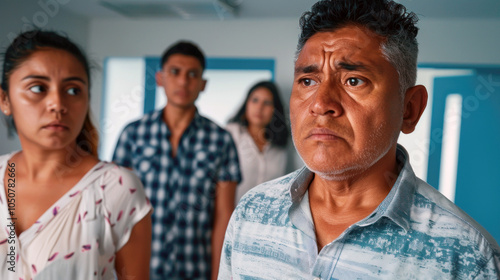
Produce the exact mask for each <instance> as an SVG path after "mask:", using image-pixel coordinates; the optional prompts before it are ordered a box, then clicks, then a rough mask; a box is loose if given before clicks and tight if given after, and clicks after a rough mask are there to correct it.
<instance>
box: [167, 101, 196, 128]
mask: <svg viewBox="0 0 500 280" xmlns="http://www.w3.org/2000/svg"><path fill="white" fill-rule="evenodd" d="M195 113H196V107H195V106H194V105H193V106H192V107H188V108H182V107H176V106H169V105H168V104H167V106H165V108H164V109H163V115H162V119H163V121H164V122H165V124H167V126H168V128H169V129H170V131H171V132H172V133H176V134H178V133H180V134H182V133H183V132H184V130H186V128H187V127H188V126H189V124H190V123H191V121H192V120H193V119H194V116H195Z"/></svg>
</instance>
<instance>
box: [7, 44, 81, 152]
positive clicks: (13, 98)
mask: <svg viewBox="0 0 500 280" xmlns="http://www.w3.org/2000/svg"><path fill="white" fill-rule="evenodd" d="M0 100H1V101H0V103H1V106H2V111H4V113H6V114H7V115H12V116H13V118H14V122H15V124H16V130H17V134H18V135H19V140H20V142H21V145H22V146H23V149H25V148H27V147H29V146H37V147H39V148H42V149H45V150H54V149H63V148H66V147H68V146H71V147H75V145H76V141H75V140H76V137H77V136H78V134H79V133H80V131H81V130H82V127H83V123H84V121H85V116H86V114H87V112H88V109H89V81H88V76H87V73H86V72H85V68H84V66H83V65H82V63H80V61H78V59H76V57H74V56H73V55H72V54H70V53H69V52H67V51H64V50H60V49H54V48H40V49H38V50H36V51H35V52H33V53H32V54H31V55H30V56H29V57H28V58H27V59H26V60H25V61H23V62H22V63H21V64H20V65H19V66H18V67H17V68H15V69H14V70H13V72H12V73H11V75H10V77H9V89H8V93H6V92H2V96H1V99H0Z"/></svg>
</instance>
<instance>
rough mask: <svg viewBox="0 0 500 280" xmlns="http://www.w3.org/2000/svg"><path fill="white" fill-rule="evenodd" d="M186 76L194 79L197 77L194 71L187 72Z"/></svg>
mask: <svg viewBox="0 0 500 280" xmlns="http://www.w3.org/2000/svg"><path fill="white" fill-rule="evenodd" d="M188 75H189V78H196V77H197V76H198V74H197V73H196V72H194V71H189V73H188Z"/></svg>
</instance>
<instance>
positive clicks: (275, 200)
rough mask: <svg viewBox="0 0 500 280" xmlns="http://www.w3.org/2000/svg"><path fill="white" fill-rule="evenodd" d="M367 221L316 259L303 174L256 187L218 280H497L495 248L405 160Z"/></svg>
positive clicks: (499, 253) (499, 255)
mask: <svg viewBox="0 0 500 280" xmlns="http://www.w3.org/2000/svg"><path fill="white" fill-rule="evenodd" d="M398 159H399V161H400V163H401V164H402V165H403V168H402V170H401V172H400V174H399V177H398V179H397V181H396V183H395V184H394V186H393V188H392V190H391V191H390V193H389V194H388V195H387V197H386V198H385V199H384V200H383V202H382V203H381V204H380V205H379V206H378V208H377V209H376V210H375V211H374V212H373V213H372V214H371V215H369V216H368V217H366V218H365V219H363V220H361V221H360V222H358V223H356V224H354V225H352V226H351V227H349V228H348V229H347V230H346V231H344V232H343V233H342V234H341V235H340V236H339V237H338V238H337V239H336V240H334V241H332V242H331V243H329V244H328V245H326V246H325V247H324V248H322V249H321V251H320V252H319V253H318V247H317V245H316V237H315V236H316V235H315V229H314V223H313V220H312V216H311V211H310V207H309V199H308V192H307V190H308V186H309V184H310V182H311V180H312V178H313V173H312V172H311V171H309V170H308V169H307V168H305V167H304V168H302V169H300V170H298V171H295V172H294V173H291V174H289V175H287V176H285V177H282V178H279V179H276V180H273V181H270V182H267V183H264V184H261V185H260V186H258V187H256V188H254V189H253V190H251V191H250V192H249V193H248V194H247V195H245V196H244V197H243V198H242V200H241V201H240V203H239V204H238V206H237V208H236V210H235V212H234V213H233V216H232V217H231V221H230V223H229V226H228V229H227V231H226V238H225V241H224V248H223V250H222V258H221V265H220V270H219V279H223V280H225V279H234V280H237V279H364V280H366V279H426V280H428V279H500V278H499V277H500V248H499V247H498V244H497V243H496V242H495V240H494V239H493V238H492V237H491V236H490V235H489V234H488V233H487V232H486V231H485V230H484V229H483V228H482V227H481V226H480V225H479V224H477V223H476V222H475V221H474V220H473V219H472V218H471V217H469V216H468V215H467V214H465V213H464V212H463V211H462V210H460V209H459V208H458V207H457V206H456V205H454V204H453V203H452V202H450V201H449V200H448V199H446V198H445V197H444V196H443V195H441V194H440V193H439V192H438V191H437V190H436V189H434V188H433V187H431V186H429V185H428V184H427V183H425V182H423V181H422V180H420V179H418V178H417V177H416V176H415V174H414V173H413V170H412V169H411V166H410V164H409V162H408V160H407V159H408V154H407V152H406V151H405V150H404V148H402V147H400V146H399V147H398Z"/></svg>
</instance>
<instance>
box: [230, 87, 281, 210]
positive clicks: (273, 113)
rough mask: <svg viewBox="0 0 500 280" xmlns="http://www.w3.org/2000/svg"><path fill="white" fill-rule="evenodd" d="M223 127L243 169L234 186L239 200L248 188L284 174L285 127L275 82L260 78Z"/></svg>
mask: <svg viewBox="0 0 500 280" xmlns="http://www.w3.org/2000/svg"><path fill="white" fill-rule="evenodd" d="M226 129H227V131H229V132H230V133H231V135H232V136H233V139H234V142H235V143H236V148H237V149H238V157H239V160H240V168H241V170H242V172H243V180H242V181H241V183H240V184H239V185H238V187H237V188H236V203H238V201H239V200H240V198H241V197H242V196H243V195H244V194H245V193H246V192H247V191H249V190H250V189H251V188H253V187H255V186H257V185H258V184H260V183H263V182H265V181H268V180H271V179H275V178H278V177H280V176H282V175H284V174H285V169H286V162H287V151H286V145H287V142H288V126H287V124H286V118H285V114H284V110H283V104H282V102H281V99H280V97H279V92H278V89H277V87H276V85H275V84H274V83H272V82H268V81H263V82H259V83H257V84H255V85H254V86H252V88H250V90H249V91H248V94H247V97H246V99H245V102H244V103H243V105H242V106H241V108H240V109H239V110H238V112H237V113H236V115H235V116H234V117H233V118H231V119H230V120H229V124H228V125H227V127H226Z"/></svg>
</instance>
